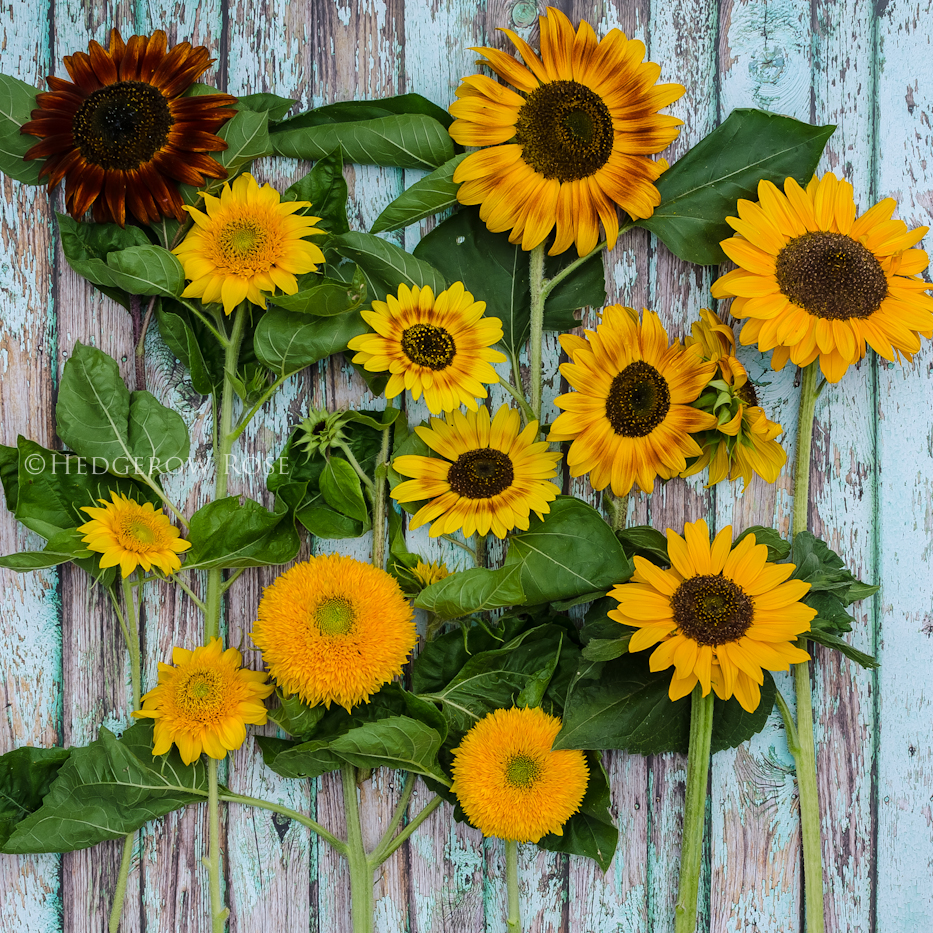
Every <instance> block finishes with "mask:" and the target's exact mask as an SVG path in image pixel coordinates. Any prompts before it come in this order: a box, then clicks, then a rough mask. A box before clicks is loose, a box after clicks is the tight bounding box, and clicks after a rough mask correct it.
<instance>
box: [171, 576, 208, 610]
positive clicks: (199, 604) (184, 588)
mask: <svg viewBox="0 0 933 933" xmlns="http://www.w3.org/2000/svg"><path fill="white" fill-rule="evenodd" d="M159 579H160V580H169V581H171V582H172V583H174V584H175V586H177V587H178V588H179V589H180V590H181V591H182V592H183V593H184V594H185V595H186V596H187V597H188V599H190V600H191V602H193V603H194V604H195V606H197V607H198V609H200V610H201V612H202V613H203V612H205V611H206V609H207V606H206V605H205V604H204V600H202V599H201V598H200V597H199V596H198V595H197V594H196V593H195V592H194V590H192V589H191V587H190V586H188V584H187V583H185V582H184V580H182V579H181V577H180V576H179V575H178V574H177V573H175V574H172V576H171V577H159Z"/></svg>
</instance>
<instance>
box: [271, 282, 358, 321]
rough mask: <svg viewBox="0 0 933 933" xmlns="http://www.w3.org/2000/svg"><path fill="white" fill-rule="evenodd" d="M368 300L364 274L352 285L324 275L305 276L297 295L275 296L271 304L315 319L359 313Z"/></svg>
mask: <svg viewBox="0 0 933 933" xmlns="http://www.w3.org/2000/svg"><path fill="white" fill-rule="evenodd" d="M365 298H366V282H365V280H364V278H363V275H362V273H359V274H358V275H357V277H356V281H354V282H351V283H350V284H349V285H348V284H347V283H346V282H340V281H338V280H335V279H328V278H325V277H324V276H323V275H307V276H302V278H301V279H299V282H298V291H297V292H295V293H294V294H293V295H285V294H282V295H271V296H270V297H269V302H270V304H273V305H275V306H276V307H278V308H283V309H284V310H286V311H292V312H295V313H296V314H311V315H314V316H315V317H336V316H337V315H338V314H346V313H347V312H348V311H355V310H356V309H357V308H359V307H360V306H361V305H362V304H363V301H364V300H365Z"/></svg>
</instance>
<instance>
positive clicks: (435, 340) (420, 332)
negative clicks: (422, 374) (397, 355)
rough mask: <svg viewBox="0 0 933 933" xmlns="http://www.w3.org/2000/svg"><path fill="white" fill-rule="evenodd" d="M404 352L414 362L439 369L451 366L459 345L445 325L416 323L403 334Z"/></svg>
mask: <svg viewBox="0 0 933 933" xmlns="http://www.w3.org/2000/svg"><path fill="white" fill-rule="evenodd" d="M402 352H403V353H404V354H405V356H407V357H408V358H409V359H410V360H411V361H412V362H413V363H417V364H418V365H419V366H426V367H427V368H428V369H433V370H438V369H446V368H447V367H448V366H450V364H451V363H452V362H453V359H454V357H455V356H456V355H457V346H456V344H455V343H454V338H453V337H451V336H450V334H449V333H448V332H447V331H446V330H445V329H444V328H443V327H435V326H434V325H433V324H414V325H412V326H411V327H407V328H406V329H405V331H404V333H403V334H402Z"/></svg>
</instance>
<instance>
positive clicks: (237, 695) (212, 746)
mask: <svg viewBox="0 0 933 933" xmlns="http://www.w3.org/2000/svg"><path fill="white" fill-rule="evenodd" d="M242 664H243V655H241V654H240V652H239V651H237V650H236V648H228V649H227V650H226V651H224V650H223V644H222V643H221V641H220V639H219V638H212V639H211V640H210V643H209V644H207V645H206V646H204V647H203V648H195V649H194V651H186V650H185V649H184V648H173V649H172V664H159V685H158V686H157V687H156V688H155V689H153V690H150V691H149V692H148V693H147V694H146V695H145V696H144V697H143V698H142V700H143V708H142V709H141V710H138V711H137V712H134V713H133V715H134V716H135V717H136V718H137V719H144V718H149V719H154V720H155V726H154V728H153V739H154V740H155V742H154V745H153V749H152V754H153V755H164V754H165V753H166V752H167V751H168V750H169V749H170V748H171V747H172V745H173V744H174V745H177V746H178V751H179V752H180V753H181V758H182V761H184V763H185V764H186V765H190V764H191V763H192V762H193V761H195V760H197V758H199V757H200V755H201V752H202V751H203V752H204V753H205V754H207V755H208V756H209V757H210V758H225V757H226V755H227V752H228V751H229V752H232V751H235V750H236V749H238V748H239V747H240V746H241V745H242V744H243V742H244V741H245V740H246V723H252V724H253V725H256V726H263V725H265V723H266V707H265V706H264V705H263V702H262V701H263V700H264V699H265V698H266V697H267V696H269V694H270V693H272V689H273V688H272V685H271V684H267V683H266V680H267V679H268V676H269V675H268V674H264V673H263V672H262V671H246V670H243V669H242V667H241V665H242ZM172 665H174V667H173V666H172Z"/></svg>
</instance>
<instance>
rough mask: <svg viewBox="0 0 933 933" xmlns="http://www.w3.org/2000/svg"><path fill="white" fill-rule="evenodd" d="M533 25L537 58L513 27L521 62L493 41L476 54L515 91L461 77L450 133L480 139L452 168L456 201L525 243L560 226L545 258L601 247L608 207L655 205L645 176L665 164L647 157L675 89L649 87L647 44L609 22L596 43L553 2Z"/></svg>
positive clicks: (613, 216)
mask: <svg viewBox="0 0 933 933" xmlns="http://www.w3.org/2000/svg"><path fill="white" fill-rule="evenodd" d="M539 22H540V24H541V57H540V58H539V57H538V56H537V55H536V54H535V53H534V52H533V51H532V50H531V49H530V48H529V46H528V45H527V43H525V42H524V41H523V40H522V39H520V38H519V37H518V36H517V35H515V33H514V32H512V31H511V30H509V29H505V30H503V32H505V34H506V35H507V36H508V37H509V38H510V39H511V40H512V42H513V43H514V44H515V46H516V48H517V49H518V51H519V52H520V53H521V56H522V58H523V59H524V60H525V64H524V66H523V65H521V64H520V63H519V62H518V61H517V60H516V59H515V58H513V57H512V56H511V55H509V54H507V53H506V52H500V51H499V50H498V49H493V48H478V49H476V50H475V51H477V52H480V53H481V54H482V55H484V56H485V59H484V60H481V61H480V62H479V64H481V65H486V66H487V67H488V68H490V69H491V70H492V71H493V72H495V73H496V74H497V75H499V77H501V78H502V79H503V80H505V81H507V82H508V83H509V84H511V85H512V86H513V87H514V88H515V89H516V90H514V91H513V90H512V89H511V88H508V87H506V86H505V85H503V84H499V83H498V82H496V81H494V80H493V79H492V78H489V77H486V76H485V75H474V76H472V77H469V78H464V79H463V81H462V83H461V84H460V87H459V88H458V89H457V97H458V98H459V99H458V100H457V101H455V102H454V103H453V104H451V106H450V112H451V114H453V116H454V117H456V119H455V121H454V123H453V124H452V125H451V127H450V135H451V136H452V137H453V138H454V140H455V141H456V142H458V143H460V144H461V145H464V146H487V147H489V148H486V149H483V150H482V151H481V152H475V153H473V154H471V155H469V156H468V157H467V158H466V159H464V160H463V162H461V163H460V165H459V166H458V167H457V170H456V172H455V173H454V181H455V182H458V183H460V188H459V190H458V192H457V197H458V199H459V200H460V202H461V203H463V204H479V205H480V217H481V218H482V219H483V220H484V221H485V223H486V226H487V227H489V229H490V230H492V231H494V232H502V231H504V230H511V234H510V236H509V239H510V241H511V242H512V243H521V246H522V249H526V250H530V249H533V248H534V247H535V246H537V245H538V244H540V243H542V242H543V241H544V240H545V238H546V237H547V236H548V234H550V232H551V231H552V230H553V229H554V227H555V226H556V227H557V233H556V238H555V240H554V243H553V245H552V246H551V249H550V254H551V255H552V256H553V255H557V254H558V253H562V252H564V251H565V250H567V249H569V248H570V246H571V244H574V243H575V244H576V247H577V252H578V253H579V254H580V255H583V254H584V253H588V252H589V251H590V250H592V249H593V248H594V247H595V246H596V244H597V241H598V240H599V225H600V223H602V225H603V229H604V230H605V233H606V240H607V241H608V245H609V249H612V247H613V246H614V245H615V241H616V237H617V236H618V233H619V218H618V214H617V209H618V208H620V207H621V208H622V210H624V211H625V212H626V213H627V214H628V215H629V216H630V217H637V218H644V217H650V216H651V215H652V214H653V213H654V209H655V208H656V207H657V206H658V204H660V203H661V196H660V194H659V193H658V189H657V188H656V187H655V185H654V183H655V181H657V179H658V177H659V176H660V175H661V173H662V172H663V171H664V169H665V168H666V167H667V162H666V161H664V160H663V159H661V160H658V161H657V162H655V161H653V160H652V159H649V158H648V156H649V155H652V154H654V153H658V152H660V151H661V150H662V149H665V148H666V147H667V146H668V145H670V143H671V142H673V141H674V139H676V138H677V134H678V133H679V132H680V130H679V127H680V125H681V123H682V121H681V120H678V119H676V118H675V117H671V116H667V115H662V114H659V113H658V111H659V110H660V109H661V108H662V107H666V106H667V105H668V104H671V103H673V102H674V101H675V100H677V99H678V98H679V97H680V96H681V95H682V94H683V93H684V87H683V86H682V85H680V84H660V85H655V81H657V79H658V75H659V74H660V71H661V69H660V67H659V66H658V65H656V64H654V63H653V62H643V61H642V59H643V58H644V55H645V46H644V45H643V44H642V43H641V42H639V41H637V40H635V39H626V37H625V35H624V34H623V33H622V32H620V31H619V30H618V29H613V30H611V31H610V32H609V33H608V35H606V36H605V38H603V39H602V40H601V41H600V40H597V38H596V34H595V33H594V32H593V28H592V26H590V25H589V23H585V22H583V23H580V26H579V28H578V29H577V31H576V34H575V33H574V30H573V26H571V24H570V20H568V19H567V17H566V16H565V15H564V14H563V13H561V12H560V10H556V9H554V8H553V7H548V13H547V16H542V17H541V18H540V20H539Z"/></svg>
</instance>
